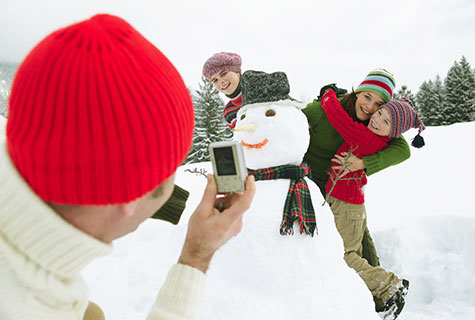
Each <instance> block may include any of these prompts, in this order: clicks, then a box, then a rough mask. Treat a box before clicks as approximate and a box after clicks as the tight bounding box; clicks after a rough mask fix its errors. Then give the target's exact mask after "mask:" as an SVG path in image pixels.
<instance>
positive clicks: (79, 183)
mask: <svg viewBox="0 0 475 320" xmlns="http://www.w3.org/2000/svg"><path fill="white" fill-rule="evenodd" d="M8 116H9V117H8V121H7V122H6V121H5V119H4V118H2V117H0V144H1V145H2V151H1V152H0V236H1V237H0V282H1V283H2V285H1V286H0V319H2V320H7V319H48V320H51V319H83V318H88V319H100V318H101V317H102V318H103V315H102V316H101V315H100V314H96V315H91V312H89V311H91V310H93V307H92V306H93V305H91V304H89V306H90V307H89V308H88V296H87V288H86V286H85V284H84V282H83V280H82V279H81V277H80V272H81V270H82V269H84V267H85V266H86V265H87V264H88V263H89V262H90V261H92V260H93V259H95V258H97V257H100V256H103V255H105V254H108V253H109V252H110V251H111V245H110V243H111V241H112V240H114V239H117V238H119V237H121V236H123V235H125V234H127V233H129V232H131V231H133V230H135V229H136V228H137V226H138V225H139V224H140V223H142V222H143V221H144V220H146V219H147V218H149V217H150V216H152V215H153V214H154V213H155V212H156V211H157V209H158V208H160V207H161V206H163V204H164V203H165V202H166V201H167V199H168V198H169V197H170V195H171V193H172V191H173V186H174V174H175V171H176V169H177V167H178V166H179V165H180V164H181V163H182V161H183V159H184V158H185V156H186V154H187V152H188V150H189V148H190V145H191V139H192V133H193V122H194V115H193V106H192V102H191V98H190V95H189V93H188V90H187V88H186V86H185V84H184V82H183V80H182V78H181V77H180V75H179V73H178V72H177V70H176V69H175V67H174V66H173V65H172V64H171V62H170V61H169V60H168V59H167V58H166V57H165V56H164V55H163V54H162V53H161V52H160V51H159V50H158V49H157V48H156V47H154V46H153V45H152V44H151V43H150V42H148V41H147V40H146V39H145V38H144V37H143V36H142V35H141V34H140V33H138V32H137V31H136V30H135V29H134V28H133V27H131V26H130V25H129V24H128V23H127V22H126V21H124V20H122V19H120V18H118V17H114V16H110V15H97V16H94V17H92V18H91V19H88V20H85V21H83V22H80V23H77V24H73V25H71V26H68V27H66V28H63V29H60V30H57V31H55V32H53V33H52V34H50V35H49V36H48V37H46V38H45V39H44V40H42V41H41V42H40V43H39V44H38V45H37V46H36V47H35V48H34V49H33V50H32V51H31V52H30V53H29V55H28V56H27V57H26V59H25V60H24V61H23V62H22V64H21V65H20V67H19V69H18V71H17V74H16V76H15V79H14V82H13V86H12V90H11V95H10V100H9V114H8ZM5 127H6V135H5ZM253 195H254V180H253V178H249V179H248V180H247V182H246V191H245V192H244V193H242V194H236V195H235V196H234V197H233V198H232V199H231V200H230V199H228V198H219V199H220V200H217V191H216V184H215V182H214V179H213V177H212V176H208V185H207V187H206V190H205V192H204V196H203V199H202V201H201V203H200V204H199V205H198V207H197V209H196V211H195V212H194V214H193V215H192V217H191V219H190V221H189V225H188V233H187V237H186V241H185V244H184V246H183V249H182V252H181V255H180V258H179V260H178V263H177V264H176V265H174V266H173V267H172V269H171V270H170V272H169V274H168V277H167V279H166V281H165V284H164V285H163V287H162V288H161V290H160V292H159V293H158V297H157V299H156V302H155V304H154V305H153V307H152V310H151V312H150V314H149V319H182V318H183V319H185V318H186V319H189V318H194V317H195V315H196V314H197V310H198V307H199V303H200V300H201V297H202V295H203V291H204V288H205V275H204V273H205V272H206V270H207V268H208V265H209V263H210V260H211V258H212V256H213V254H214V252H215V251H216V250H217V249H218V248H219V247H221V246H222V245H223V244H224V243H225V242H226V241H227V240H228V239H229V238H231V237H232V236H234V235H236V234H237V233H238V232H239V231H240V229H241V224H242V215H243V213H244V212H245V211H246V210H247V208H248V207H249V205H250V202H251V200H252V197H253ZM219 202H224V210H223V211H222V212H219V211H218V209H217V208H216V205H217V204H218V203H219ZM169 218H170V217H168V219H167V220H170V219H169ZM171 220H173V219H171ZM86 309H87V310H89V311H88V313H86ZM97 310H99V313H101V312H100V309H98V308H97V306H96V311H97ZM85 313H86V316H85Z"/></svg>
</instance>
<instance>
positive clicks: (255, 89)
mask: <svg viewBox="0 0 475 320" xmlns="http://www.w3.org/2000/svg"><path fill="white" fill-rule="evenodd" d="M241 90H242V91H241V92H242V107H241V110H242V111H244V110H243V109H247V108H249V107H253V106H262V105H275V104H277V105H285V106H294V107H297V108H302V107H303V105H302V103H301V102H299V101H297V100H295V99H293V98H291V97H290V96H289V92H290V85H289V80H288V79H287V75H286V74H285V73H284V72H280V71H279V72H273V73H266V72H263V71H254V70H248V71H246V72H244V73H243V74H242V77H241ZM241 110H240V111H241Z"/></svg>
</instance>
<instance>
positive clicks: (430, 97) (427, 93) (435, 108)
mask: <svg viewBox="0 0 475 320" xmlns="http://www.w3.org/2000/svg"><path fill="white" fill-rule="evenodd" d="M416 101H417V108H416V110H417V112H418V113H419V115H420V117H421V119H422V121H423V122H424V124H425V125H427V126H437V125H443V124H445V120H444V118H443V116H442V112H441V110H442V107H443V104H444V87H443V85H442V81H441V80H440V77H439V76H437V77H436V78H435V80H434V81H432V80H429V81H424V82H423V83H422V85H421V86H420V88H419V91H418V92H417V94H416Z"/></svg>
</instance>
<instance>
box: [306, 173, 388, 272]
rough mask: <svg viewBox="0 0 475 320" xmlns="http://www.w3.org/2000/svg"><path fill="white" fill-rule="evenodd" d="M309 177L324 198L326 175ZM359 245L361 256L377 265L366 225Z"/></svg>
mask: <svg viewBox="0 0 475 320" xmlns="http://www.w3.org/2000/svg"><path fill="white" fill-rule="evenodd" d="M310 179H312V180H313V182H315V184H316V185H317V186H318V188H319V189H320V192H321V193H322V196H323V197H324V198H326V195H327V194H326V192H325V186H326V184H327V181H328V175H326V174H325V175H318V174H312V177H311V178H310ZM361 245H362V246H363V255H362V257H363V258H365V259H366V260H367V261H368V262H369V264H370V265H372V266H373V267H376V266H379V257H378V253H377V252H376V248H375V246H374V243H373V238H371V235H370V234H369V230H368V227H366V228H365V230H364V236H363V240H362V242H361Z"/></svg>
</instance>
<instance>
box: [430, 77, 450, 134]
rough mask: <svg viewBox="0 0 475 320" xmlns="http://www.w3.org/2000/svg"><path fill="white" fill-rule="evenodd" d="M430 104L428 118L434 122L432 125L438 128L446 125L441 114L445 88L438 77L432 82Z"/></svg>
mask: <svg viewBox="0 0 475 320" xmlns="http://www.w3.org/2000/svg"><path fill="white" fill-rule="evenodd" d="M430 104H431V109H430V114H431V116H430V117H431V119H432V121H433V122H434V124H433V125H434V126H440V125H445V124H447V121H446V120H445V119H444V114H443V112H442V110H443V108H444V105H445V87H444V84H443V83H442V80H440V77H439V75H437V76H436V77H435V80H434V86H433V95H432V96H431V100H430Z"/></svg>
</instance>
